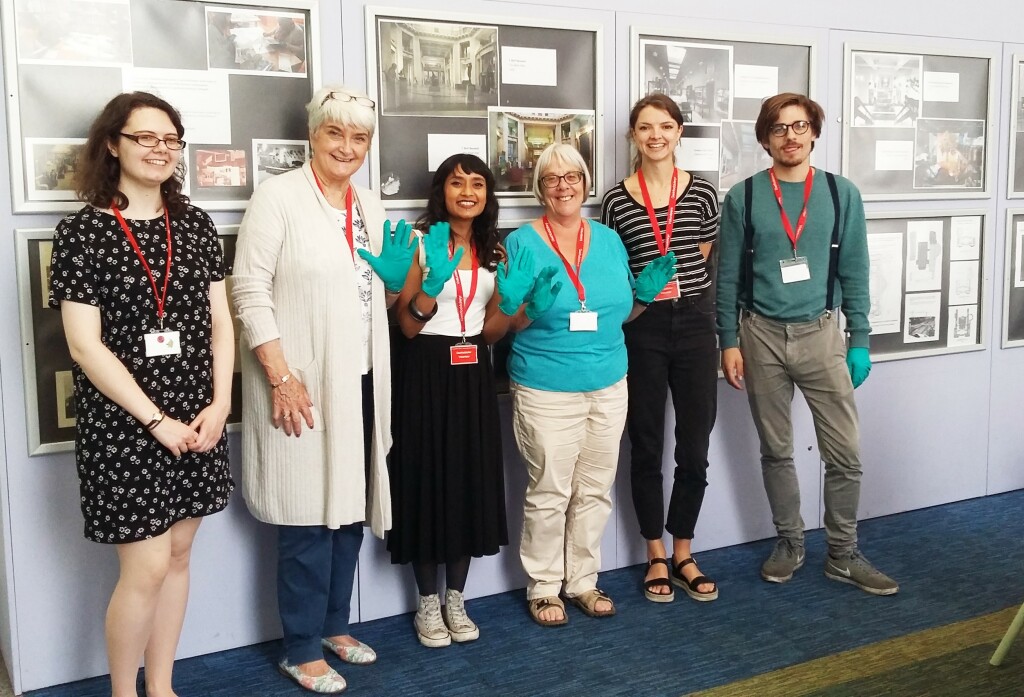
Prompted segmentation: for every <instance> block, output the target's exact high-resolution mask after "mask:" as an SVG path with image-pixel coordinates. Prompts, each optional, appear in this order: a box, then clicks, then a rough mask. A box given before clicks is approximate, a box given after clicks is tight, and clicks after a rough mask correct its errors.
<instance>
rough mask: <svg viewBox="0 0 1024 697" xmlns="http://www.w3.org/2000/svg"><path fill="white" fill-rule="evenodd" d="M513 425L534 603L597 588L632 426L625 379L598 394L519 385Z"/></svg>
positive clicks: (525, 561)
mask: <svg viewBox="0 0 1024 697" xmlns="http://www.w3.org/2000/svg"><path fill="white" fill-rule="evenodd" d="M511 392H512V406H513V428H514V431H515V437H516V444H517V445H518V446H519V452H520V454H522V457H523V460H524V461H525V462H526V467H527V474H528V476H529V482H528V484H527V487H526V500H525V503H524V512H523V537H522V542H521V545H520V549H519V554H520V557H521V558H522V561H523V569H524V570H525V571H526V574H527V575H528V576H529V577H530V581H529V584H528V585H527V587H526V597H527V598H529V599H531V600H532V599H534V598H544V597H548V596H553V595H558V593H559V591H560V590H561V587H562V582H563V581H564V582H565V593H566V595H569V596H576V595H579V594H581V593H583V592H585V591H588V590H592V589H594V588H596V587H597V572H598V570H599V569H600V567H601V538H602V536H603V535H604V528H605V524H606V523H607V522H608V516H609V514H610V513H611V510H612V500H611V496H610V495H609V494H610V491H611V488H612V484H613V483H614V482H615V470H616V468H617V466H618V461H619V441H620V440H621V438H622V430H623V427H624V426H625V423H626V405H627V402H628V399H627V389H626V379H625V378H623V379H621V380H619V381H618V382H617V383H615V384H614V385H612V386H611V387H606V388H604V389H602V390H596V391H593V392H549V391H546V390H535V389H532V388H529V387H523V386H522V385H517V384H515V383H513V384H512V387H511Z"/></svg>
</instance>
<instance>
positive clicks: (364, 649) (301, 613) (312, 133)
mask: <svg viewBox="0 0 1024 697" xmlns="http://www.w3.org/2000/svg"><path fill="white" fill-rule="evenodd" d="M374 108H375V105H374V102H373V101H372V100H371V99H370V98H369V97H367V96H365V95H363V94H360V93H359V92H356V91H353V90H349V89H346V88H343V87H335V88H326V87H325V88H322V89H320V90H318V91H317V92H316V94H314V95H313V99H312V101H310V103H309V104H308V105H307V107H306V109H307V111H308V113H309V139H310V144H311V146H312V150H313V157H312V159H311V161H310V162H308V163H306V164H305V165H304V166H303V167H302V168H301V169H298V170H294V171H292V172H288V173H286V174H282V175H280V176H278V177H275V178H273V179H270V180H269V181H266V182H264V183H263V184H261V185H260V187H259V188H258V189H257V190H256V193H255V194H254V195H253V198H252V201H251V202H250V204H249V208H248V210H247V211H246V214H245V217H244V218H243V219H242V225H241V230H240V232H239V235H238V246H237V253H236V260H235V268H234V290H233V295H234V301H235V306H236V309H237V312H238V317H239V319H240V320H241V324H242V336H243V351H242V358H243V362H242V375H243V377H242V397H243V402H244V404H245V410H244V412H243V415H242V423H243V439H242V461H243V471H242V480H243V491H244V495H245V500H246V503H247V504H248V505H249V509H250V510H251V511H252V513H253V515H254V516H256V518H258V519H259V520H261V521H263V522H266V523H270V524H272V525H275V526H277V532H278V554H279V561H278V567H277V593H278V606H279V611H280V614H281V624H282V627H283V629H284V657H283V659H282V660H281V662H280V664H279V667H280V669H281V671H282V672H284V673H285V674H286V675H288V676H289V677H291V678H292V679H294V680H295V681H296V682H298V683H299V684H300V685H302V686H303V687H305V688H306V689H309V690H312V691H314V692H321V693H333V692H340V691H341V690H343V689H344V688H345V680H344V679H343V678H342V677H341V675H339V674H338V673H337V672H335V671H334V670H333V669H332V668H331V667H330V666H329V665H328V664H327V662H326V661H325V660H324V653H323V651H324V649H327V650H329V651H331V652H332V653H334V654H336V655H337V656H338V657H339V658H341V660H342V661H345V662H348V663H372V662H373V661H374V660H376V654H374V652H373V650H372V649H370V648H369V647H368V646H366V645H365V644H363V643H361V642H359V641H357V640H356V639H354V638H353V637H352V636H351V635H350V634H349V630H348V616H349V602H350V599H351V595H352V584H353V576H354V573H355V566H356V560H357V557H358V554H359V547H360V544H361V543H362V538H363V523H364V521H368V522H369V524H370V526H371V528H372V530H373V532H374V534H375V535H377V536H383V534H384V531H385V530H387V529H388V528H389V527H390V526H391V502H390V498H389V484H388V473H387V467H386V465H385V457H386V456H387V453H388V450H389V449H390V447H391V370H390V355H389V348H388V326H387V314H386V311H387V306H388V305H389V304H390V303H391V302H393V301H394V299H395V298H397V291H398V290H401V287H402V284H403V282H404V281H405V276H406V272H407V271H408V269H409V264H410V262H411V259H412V253H413V248H412V247H411V246H410V244H409V239H410V236H409V228H408V226H406V225H405V224H404V222H403V223H399V225H398V229H397V230H396V231H395V233H394V234H393V235H392V234H391V230H390V223H387V222H386V221H385V216H384V209H383V206H382V205H381V203H380V201H379V200H378V199H377V198H376V196H374V194H372V193H371V192H369V191H367V190H365V189H362V188H359V187H356V186H355V185H354V184H352V183H351V181H350V178H351V176H352V175H353V174H354V173H355V172H356V171H357V170H358V169H359V168H360V167H361V166H362V164H363V161H364V160H365V159H366V153H367V150H368V149H369V146H370V140H371V138H372V137H373V131H374V125H375V121H374ZM392 291H394V292H392ZM244 349H251V350H244Z"/></svg>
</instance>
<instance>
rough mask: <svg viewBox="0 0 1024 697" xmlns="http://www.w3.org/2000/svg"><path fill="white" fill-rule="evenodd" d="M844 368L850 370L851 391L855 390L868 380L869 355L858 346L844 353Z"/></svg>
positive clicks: (869, 369)
mask: <svg viewBox="0 0 1024 697" xmlns="http://www.w3.org/2000/svg"><path fill="white" fill-rule="evenodd" d="M846 367H847V368H849V369H850V380H852V381H853V389H857V388H858V387H860V386H861V385H862V384H864V381H865V380H867V379H868V373H870V372H871V354H870V353H868V350H867V349H866V348H864V347H861V346H858V347H856V348H851V349H850V350H848V351H847V352H846Z"/></svg>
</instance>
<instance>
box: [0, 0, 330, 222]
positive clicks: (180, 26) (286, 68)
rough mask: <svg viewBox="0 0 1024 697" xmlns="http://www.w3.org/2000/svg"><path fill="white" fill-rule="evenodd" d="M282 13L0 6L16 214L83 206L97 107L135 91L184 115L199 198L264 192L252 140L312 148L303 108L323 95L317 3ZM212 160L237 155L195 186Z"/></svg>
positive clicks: (102, 2)
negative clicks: (305, 143)
mask: <svg viewBox="0 0 1024 697" xmlns="http://www.w3.org/2000/svg"><path fill="white" fill-rule="evenodd" d="M280 5H281V6H280V7H278V6H275V5H274V3H273V0H271V2H269V3H268V4H260V3H251V2H245V1H243V0H222V1H221V2H204V1H202V0H184V1H183V0H146V2H129V0H47V1H46V2H42V1H41V0H0V20H2V24H3V27H4V32H3V64H4V77H5V80H6V84H7V86H8V88H9V89H8V99H7V124H8V134H9V137H10V150H9V166H10V168H11V190H12V195H13V208H14V212H15V213H37V212H71V211H74V210H77V209H78V208H79V207H80V203H79V202H78V201H77V200H76V196H75V193H74V191H73V185H72V175H73V173H74V168H75V162H76V150H77V148H78V147H80V146H81V144H82V143H84V142H85V138H86V136H87V135H88V130H89V126H90V125H91V123H92V121H93V120H94V119H95V118H96V116H97V115H98V114H99V112H100V110H101V109H102V108H103V106H104V105H105V104H106V103H107V102H108V101H109V100H110V99H111V98H112V97H114V96H115V95H117V94H119V93H121V92H130V91H135V90H142V91H147V92H152V93H154V94H157V95H159V96H160V97H162V98H164V99H166V100H167V101H168V102H169V103H170V104H171V105H172V106H174V107H175V109H177V110H178V111H179V112H180V113H181V117H182V123H183V124H184V126H185V136H184V139H185V140H186V141H187V142H188V144H189V145H188V147H187V148H186V150H185V151H184V153H183V157H186V159H185V160H184V161H185V164H186V167H187V169H188V170H189V171H188V175H187V178H186V179H187V181H186V183H185V186H186V190H187V191H188V193H189V195H190V197H191V198H192V200H193V201H194V202H195V203H196V204H198V205H200V206H202V207H203V208H205V209H207V210H211V211H215V210H242V209H244V208H245V206H246V204H247V202H248V200H249V198H250V197H251V196H252V192H253V190H254V188H255V186H256V184H257V183H258V181H257V176H256V172H255V170H254V169H253V167H254V164H253V162H254V161H253V160H251V159H250V158H251V157H252V155H251V153H252V152H253V149H254V148H255V147H256V146H255V143H254V141H257V140H268V139H274V140H280V141H297V140H305V139H306V138H308V136H309V134H308V129H307V127H306V115H305V110H304V108H303V107H304V106H305V104H306V103H307V102H308V101H309V98H310V96H311V95H312V94H313V91H314V90H315V89H317V88H318V87H319V80H320V77H319V74H318V70H317V66H319V55H320V54H319V36H320V31H319V26H318V13H319V3H318V2H316V0H281V3H280ZM58 20H59V21H58ZM268 94H269V95H273V97H272V98H268V96H267V95H268ZM208 151H220V152H221V153H231V154H232V155H231V156H230V159H231V162H230V166H231V167H232V169H230V170H228V169H223V170H220V171H216V172H214V171H213V170H211V169H210V167H209V166H208V165H207V166H205V167H204V172H203V176H202V177H199V176H198V173H197V172H196V169H197V159H196V158H197V157H198V156H199V154H200V153H203V152H208ZM239 153H241V154H240V155H239ZM204 163H205V160H204ZM222 164H223V163H222Z"/></svg>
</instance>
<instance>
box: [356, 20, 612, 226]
mask: <svg viewBox="0 0 1024 697" xmlns="http://www.w3.org/2000/svg"><path fill="white" fill-rule="evenodd" d="M366 37H367V42H366V51H367V55H366V66H367V86H368V87H367V90H368V92H369V94H370V96H371V97H372V98H373V99H374V100H375V101H376V102H377V104H378V105H379V108H378V114H379V117H378V124H377V134H376V136H375V137H374V139H373V145H372V148H373V152H372V154H371V156H370V158H369V164H370V183H371V186H372V188H373V189H374V190H376V191H377V193H378V194H379V195H380V197H381V200H382V201H383V202H384V205H385V207H388V208H415V207H419V206H422V205H424V204H425V203H426V199H427V197H428V195H429V193H430V182H431V179H432V177H433V172H435V171H436V169H437V166H438V165H439V164H440V163H441V162H442V161H444V159H445V158H447V157H448V156H450V155H453V154H455V153H460V152H466V153H472V154H475V155H478V156H479V157H480V158H481V159H482V160H484V161H485V162H487V163H488V164H489V166H490V167H491V168H492V170H493V171H494V173H495V177H496V178H497V179H498V181H499V182H500V186H499V187H498V188H497V189H496V193H497V195H498V197H499V198H501V199H502V206H524V205H536V201H534V199H533V195H532V194H531V193H530V192H531V191H532V176H533V169H534V164H535V163H536V158H537V156H538V155H539V154H540V152H541V151H542V150H543V149H544V147H546V145H548V144H550V143H568V144H570V145H572V146H573V147H576V148H577V149H579V150H580V152H581V153H582V154H583V156H584V158H585V159H586V160H587V161H588V162H589V163H591V166H592V169H591V175H592V176H593V179H594V181H600V180H601V177H602V174H601V173H600V172H599V171H597V170H599V168H600V167H601V166H602V158H601V155H600V153H599V152H598V149H599V143H600V142H601V138H600V130H601V115H600V110H599V109H598V104H600V100H601V90H602V81H601V74H600V65H599V62H598V60H597V56H598V55H600V52H601V26H599V25H593V24H587V23H583V22H580V23H576V22H561V21H560V22H556V23H552V22H551V21H542V20H537V19H534V18H522V19H519V18H508V17H502V18H500V19H498V18H495V19H494V21H491V20H490V19H489V18H487V17H486V16H481V15H479V14H476V15H473V16H467V15H462V14H456V13H448V12H435V11H425V10H409V9H390V8H379V7H367V8H366ZM382 143H386V144H387V147H381V144H382ZM591 194H592V195H596V192H591Z"/></svg>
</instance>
